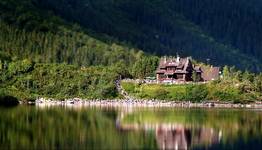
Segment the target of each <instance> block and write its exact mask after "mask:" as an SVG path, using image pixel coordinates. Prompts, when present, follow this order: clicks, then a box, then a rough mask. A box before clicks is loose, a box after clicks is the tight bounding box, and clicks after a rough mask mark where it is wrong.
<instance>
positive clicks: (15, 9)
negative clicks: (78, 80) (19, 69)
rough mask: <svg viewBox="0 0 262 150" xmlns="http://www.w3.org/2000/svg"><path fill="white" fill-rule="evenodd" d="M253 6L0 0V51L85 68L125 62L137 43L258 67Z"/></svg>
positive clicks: (176, 0)
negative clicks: (120, 61)
mask: <svg viewBox="0 0 262 150" xmlns="http://www.w3.org/2000/svg"><path fill="white" fill-rule="evenodd" d="M260 7H261V2H258V0H251V1H248V2H246V1H244V0H232V1H225V0H223V1H219V2H218V1H216V0H212V1H210V0H196V1H183V0H165V1H163V0H143V1H132V0H124V1H118V0H56V1H53V0H20V1H18V2H17V1H15V0H1V2H0V22H1V29H0V30H1V31H0V32H1V34H0V39H1V40H0V41H1V44H0V50H2V51H5V52H7V53H8V54H10V55H15V56H19V57H23V58H28V57H30V58H32V59H33V60H35V61H37V62H38V61H39V62H58V63H61V62H65V63H69V64H77V65H79V66H82V65H84V66H88V65H98V64H102V65H111V64H114V63H116V62H119V60H122V61H124V62H125V63H126V64H132V62H134V60H136V59H139V57H140V56H141V52H138V50H135V49H143V50H144V51H145V52H148V53H151V54H157V55H176V54H177V53H179V54H180V55H183V56H193V58H194V59H197V60H200V61H203V62H206V61H207V60H209V63H212V64H214V65H220V66H221V65H234V66H236V67H238V68H240V69H243V70H244V69H249V70H251V71H256V72H257V71H261V70H262V63H261V62H262V59H261V58H262V56H261V51H260V50H261V48H262V44H261V42H260V41H261V40H260V39H261V38H262V37H261V35H262V34H260V33H261V32H262V31H261V28H260V27H261V24H262V21H261V20H262V19H261V15H262V13H261V11H260V10H261V9H260ZM79 25H80V26H79ZM21 37H22V38H21ZM116 43H118V44H116ZM130 47H131V48H130ZM132 48H135V49H132Z"/></svg>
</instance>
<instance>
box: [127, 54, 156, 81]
mask: <svg viewBox="0 0 262 150" xmlns="http://www.w3.org/2000/svg"><path fill="white" fill-rule="evenodd" d="M158 62H159V58H158V57H143V58H142V59H139V60H138V61H136V63H135V64H134V65H133V68H132V75H133V77H135V78H139V79H144V78H145V77H148V76H155V71H156V68H157V66H158Z"/></svg>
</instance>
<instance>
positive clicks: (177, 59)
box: [176, 54, 180, 63]
mask: <svg viewBox="0 0 262 150" xmlns="http://www.w3.org/2000/svg"><path fill="white" fill-rule="evenodd" d="M179 61H180V56H179V55H178V54H177V55H176V62H177V63H179Z"/></svg>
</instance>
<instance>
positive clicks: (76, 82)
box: [0, 60, 119, 100]
mask: <svg viewBox="0 0 262 150" xmlns="http://www.w3.org/2000/svg"><path fill="white" fill-rule="evenodd" d="M0 73H1V74H0V75H1V77H2V78H1V84H0V89H4V90H5V91H7V92H8V93H10V94H9V95H11V96H15V97H17V98H19V99H20V100H31V99H35V98H37V97H49V98H57V99H64V98H75V97H81V98H88V99H93V98H101V99H102V98H116V97H117V96H118V93H117V90H116V87H115V84H114V82H115V80H116V79H117V78H118V76H119V74H118V73H117V70H115V69H114V67H89V68H81V69H80V68H78V67H76V66H70V65H65V64H38V63H37V64H35V65H33V63H31V62H30V61H28V60H23V61H17V62H11V63H10V64H9V65H8V69H6V70H3V71H1V72H0Z"/></svg>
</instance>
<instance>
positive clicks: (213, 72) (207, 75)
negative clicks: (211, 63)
mask: <svg viewBox="0 0 262 150" xmlns="http://www.w3.org/2000/svg"><path fill="white" fill-rule="evenodd" d="M202 70H203V74H202V78H203V79H204V80H205V81H211V80H216V79H218V78H219V72H220V68H219V67H211V68H202Z"/></svg>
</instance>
